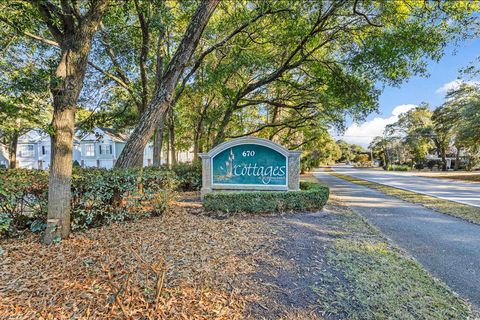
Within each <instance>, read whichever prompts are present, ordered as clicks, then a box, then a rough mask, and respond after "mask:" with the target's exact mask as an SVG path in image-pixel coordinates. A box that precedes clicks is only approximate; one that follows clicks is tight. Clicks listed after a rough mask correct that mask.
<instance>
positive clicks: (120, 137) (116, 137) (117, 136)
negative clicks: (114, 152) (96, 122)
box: [98, 127, 128, 142]
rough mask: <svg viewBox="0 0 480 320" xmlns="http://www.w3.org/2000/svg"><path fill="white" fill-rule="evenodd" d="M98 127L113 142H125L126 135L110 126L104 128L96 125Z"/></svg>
mask: <svg viewBox="0 0 480 320" xmlns="http://www.w3.org/2000/svg"><path fill="white" fill-rule="evenodd" d="M98 129H100V130H102V131H103V132H104V133H105V135H107V136H108V137H109V138H110V139H112V140H113V141H115V142H126V141H127V140H128V135H127V134H124V133H121V132H117V131H115V130H113V129H111V128H105V127H98Z"/></svg>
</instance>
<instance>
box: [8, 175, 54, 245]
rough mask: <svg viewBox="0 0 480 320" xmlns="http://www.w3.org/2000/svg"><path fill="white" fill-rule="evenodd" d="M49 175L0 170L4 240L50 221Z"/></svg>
mask: <svg viewBox="0 0 480 320" xmlns="http://www.w3.org/2000/svg"><path fill="white" fill-rule="evenodd" d="M47 192H48V174H47V173H46V172H45V171H40V170H35V171H32V170H26V169H15V170H0V215H1V217H0V236H2V235H7V234H12V233H14V232H15V231H16V230H17V229H25V228H28V227H29V224H30V223H31V222H32V221H35V220H36V219H41V218H44V216H45V217H46V215H45V213H46V210H47V195H48V193H47Z"/></svg>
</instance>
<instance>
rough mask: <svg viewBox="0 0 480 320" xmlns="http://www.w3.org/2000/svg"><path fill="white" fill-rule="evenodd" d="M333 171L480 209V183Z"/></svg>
mask: <svg viewBox="0 0 480 320" xmlns="http://www.w3.org/2000/svg"><path fill="white" fill-rule="evenodd" d="M333 169H334V170H335V171H337V172H338V173H342V174H347V175H349V176H352V177H356V178H360V179H364V180H369V181H372V182H377V183H381V184H385V185H388V186H392V187H396V188H401V189H405V190H409V191H414V192H417V193H423V194H427V195H430V196H434V197H437V198H442V199H446V200H451V201H455V202H460V203H464V204H468V205H471V206H476V207H480V183H472V182H463V181H453V180H448V179H437V178H425V177H418V176H413V175H410V174H409V173H408V172H387V171H379V170H368V169H361V170H359V169H355V168H348V167H333Z"/></svg>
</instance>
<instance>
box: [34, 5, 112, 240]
mask: <svg viewBox="0 0 480 320" xmlns="http://www.w3.org/2000/svg"><path fill="white" fill-rule="evenodd" d="M108 2H109V0H96V1H90V4H91V5H90V9H89V10H88V11H87V12H86V13H85V14H84V16H80V17H79V16H74V15H72V14H71V12H70V11H73V9H72V8H68V5H67V4H66V3H65V10H66V13H63V12H62V13H57V15H58V14H60V15H61V16H62V19H63V20H64V24H63V25H62V27H63V30H62V31H60V30H59V29H58V27H57V24H56V23H55V21H52V19H51V17H52V13H51V12H49V10H50V9H49V7H48V6H46V5H45V2H43V1H38V2H33V4H34V5H35V6H37V8H38V11H39V13H40V14H41V16H42V18H43V20H44V21H45V23H46V24H47V25H48V27H49V30H50V32H51V33H52V35H53V36H54V37H55V38H56V40H57V41H58V43H59V46H60V49H61V56H60V61H59V64H58V66H57V70H56V74H55V75H56V77H55V78H54V79H53V80H52V84H51V89H50V90H51V92H52V95H53V119H52V129H53V135H52V138H51V148H52V154H51V166H50V174H49V179H48V215H47V228H46V230H45V234H44V237H43V242H44V243H46V244H49V243H52V242H53V241H56V240H57V239H60V238H66V237H67V236H68V235H69V233H70V200H71V179H72V151H73V150H72V149H73V134H74V125H75V111H76V104H77V100H78V97H79V95H80V92H81V90H82V87H83V79H84V78H85V72H86V68H87V63H88V55H89V53H90V48H91V46H92V40H93V36H94V35H95V33H96V31H97V28H98V26H99V24H100V21H101V18H102V15H103V13H104V12H105V10H106V9H107V5H108ZM62 5H63V2H62ZM63 8H64V7H63V6H62V9H63ZM73 19H77V20H78V21H77V22H76V23H75V21H73Z"/></svg>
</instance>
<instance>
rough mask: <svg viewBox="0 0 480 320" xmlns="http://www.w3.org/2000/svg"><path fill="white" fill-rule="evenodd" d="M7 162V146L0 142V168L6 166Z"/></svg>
mask: <svg viewBox="0 0 480 320" xmlns="http://www.w3.org/2000/svg"><path fill="white" fill-rule="evenodd" d="M8 163H9V155H8V152H7V147H6V146H5V145H4V144H3V143H0V168H7V167H8Z"/></svg>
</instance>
